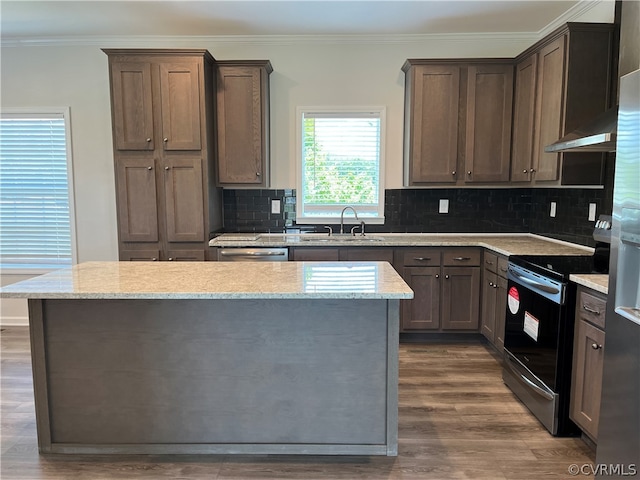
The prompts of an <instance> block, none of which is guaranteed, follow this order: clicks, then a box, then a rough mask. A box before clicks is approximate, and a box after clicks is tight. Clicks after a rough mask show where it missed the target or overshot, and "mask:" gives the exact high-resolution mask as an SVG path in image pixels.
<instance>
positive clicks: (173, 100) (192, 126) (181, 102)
mask: <svg viewBox="0 0 640 480" xmlns="http://www.w3.org/2000/svg"><path fill="white" fill-rule="evenodd" d="M159 67H160V98H161V101H162V144H163V148H164V149H165V150H200V149H201V148H202V142H201V141H200V137H201V135H200V131H201V128H200V99H201V95H200V82H199V79H200V65H199V64H198V62H181V63H161V64H160V65H159Z"/></svg>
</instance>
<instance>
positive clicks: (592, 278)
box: [569, 274, 609, 294]
mask: <svg viewBox="0 0 640 480" xmlns="http://www.w3.org/2000/svg"><path fill="white" fill-rule="evenodd" d="M569 280H571V281H572V282H574V283H577V284H578V285H582V286H584V287H588V288H591V289H593V290H595V291H596V292H600V293H604V294H608V293H609V275H603V274H584V275H583V274H579V275H578V274H574V275H570V276H569Z"/></svg>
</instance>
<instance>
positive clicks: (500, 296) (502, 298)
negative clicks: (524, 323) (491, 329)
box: [494, 276, 507, 353]
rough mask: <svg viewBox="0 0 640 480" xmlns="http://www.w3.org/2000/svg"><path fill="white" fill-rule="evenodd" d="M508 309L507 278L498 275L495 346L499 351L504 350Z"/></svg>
mask: <svg viewBox="0 0 640 480" xmlns="http://www.w3.org/2000/svg"><path fill="white" fill-rule="evenodd" d="M506 311H507V279H506V278H504V277H500V276H499V277H498V289H497V294H496V330H495V335H494V338H495V339H496V341H495V346H496V348H497V349H498V351H499V352H501V353H502V351H503V350H504V330H505V322H506V318H507V315H506Z"/></svg>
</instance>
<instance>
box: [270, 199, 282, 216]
mask: <svg viewBox="0 0 640 480" xmlns="http://www.w3.org/2000/svg"><path fill="white" fill-rule="evenodd" d="M271 213H280V200H271Z"/></svg>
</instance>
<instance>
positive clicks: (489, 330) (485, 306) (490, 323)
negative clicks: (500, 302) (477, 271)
mask: <svg viewBox="0 0 640 480" xmlns="http://www.w3.org/2000/svg"><path fill="white" fill-rule="evenodd" d="M483 273H484V274H483V279H482V329H481V331H482V334H483V335H484V336H485V337H486V339H487V340H489V341H490V342H491V343H493V344H495V340H496V333H495V332H496V316H497V307H496V305H497V290H496V285H497V283H498V276H497V275H496V274H495V273H493V272H489V271H488V270H486V269H485V270H484V272H483Z"/></svg>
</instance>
